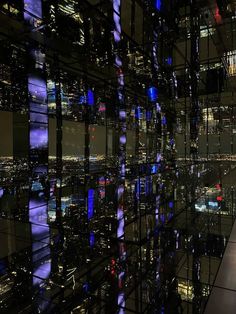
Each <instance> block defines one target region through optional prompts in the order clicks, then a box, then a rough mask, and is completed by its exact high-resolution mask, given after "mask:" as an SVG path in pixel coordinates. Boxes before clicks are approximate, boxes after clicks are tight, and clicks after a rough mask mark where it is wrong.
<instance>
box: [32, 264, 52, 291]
mask: <svg viewBox="0 0 236 314" xmlns="http://www.w3.org/2000/svg"><path fill="white" fill-rule="evenodd" d="M50 273H51V262H50V261H49V262H47V263H44V264H43V265H40V266H39V267H38V268H37V269H36V270H35V271H34V273H33V285H34V286H36V285H40V284H42V283H43V281H44V280H45V279H47V278H49V276H50Z"/></svg>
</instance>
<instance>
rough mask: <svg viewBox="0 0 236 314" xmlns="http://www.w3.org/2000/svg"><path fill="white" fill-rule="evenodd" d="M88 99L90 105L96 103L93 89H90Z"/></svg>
mask: <svg viewBox="0 0 236 314" xmlns="http://www.w3.org/2000/svg"><path fill="white" fill-rule="evenodd" d="M87 101H88V105H89V106H93V105H94V93H93V91H92V90H91V89H89V90H88V94H87Z"/></svg>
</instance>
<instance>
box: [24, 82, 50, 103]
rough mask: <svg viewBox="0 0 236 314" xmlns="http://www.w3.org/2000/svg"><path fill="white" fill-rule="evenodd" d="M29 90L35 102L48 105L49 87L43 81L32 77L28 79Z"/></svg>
mask: <svg viewBox="0 0 236 314" xmlns="http://www.w3.org/2000/svg"><path fill="white" fill-rule="evenodd" d="M28 90H29V94H30V96H31V98H32V99H33V100H37V101H41V102H43V103H46V100H47V86H46V83H45V81H44V80H43V79H41V78H38V77H35V76H30V77H29V78H28Z"/></svg>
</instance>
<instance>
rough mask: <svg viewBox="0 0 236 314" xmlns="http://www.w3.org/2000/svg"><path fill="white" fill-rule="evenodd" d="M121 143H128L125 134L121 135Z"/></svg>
mask: <svg viewBox="0 0 236 314" xmlns="http://www.w3.org/2000/svg"><path fill="white" fill-rule="evenodd" d="M120 144H122V145H124V144H126V136H125V135H121V136H120Z"/></svg>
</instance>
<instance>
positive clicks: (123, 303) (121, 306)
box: [118, 292, 125, 314]
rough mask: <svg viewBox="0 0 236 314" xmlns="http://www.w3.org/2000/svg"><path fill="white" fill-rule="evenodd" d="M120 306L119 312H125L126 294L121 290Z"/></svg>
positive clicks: (120, 313) (123, 313) (119, 296)
mask: <svg viewBox="0 0 236 314" xmlns="http://www.w3.org/2000/svg"><path fill="white" fill-rule="evenodd" d="M118 306H119V307H120V309H119V311H118V313H119V314H125V310H124V308H125V294H124V292H120V293H119V295H118Z"/></svg>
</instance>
